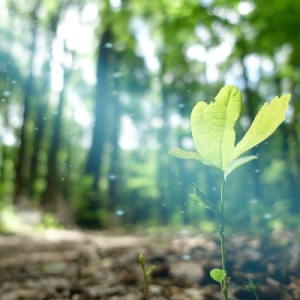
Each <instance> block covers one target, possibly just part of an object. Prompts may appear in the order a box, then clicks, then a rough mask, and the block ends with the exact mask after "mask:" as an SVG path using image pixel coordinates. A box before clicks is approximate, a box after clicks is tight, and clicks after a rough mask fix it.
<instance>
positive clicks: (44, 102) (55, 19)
mask: <svg viewBox="0 0 300 300" xmlns="http://www.w3.org/2000/svg"><path fill="white" fill-rule="evenodd" d="M61 10H62V3H61V5H59V8H58V10H57V11H56V12H55V14H53V16H52V17H51V18H50V22H49V23H50V26H49V28H50V32H49V39H48V40H49V42H48V45H52V43H53V40H54V38H55V37H56V35H57V28H58V23H59V20H60V15H61ZM48 53H49V55H48V56H49V59H48V60H47V61H46V62H45V64H44V69H43V74H44V76H43V79H42V80H43V84H42V87H41V92H40V94H39V97H38V99H37V101H38V103H37V112H36V120H35V126H34V127H35V131H34V138H33V149H34V151H33V153H32V157H31V164H30V184H29V188H30V196H31V197H36V196H39V195H38V192H39V191H37V190H36V186H35V185H36V182H37V180H38V179H39V178H40V177H41V176H43V175H44V174H40V173H39V172H38V168H39V164H40V163H41V162H40V158H39V156H40V154H41V152H42V151H46V150H45V149H43V142H44V141H45V131H46V125H47V120H48V98H49V91H50V85H49V82H50V64H51V61H52V46H49V49H48Z"/></svg>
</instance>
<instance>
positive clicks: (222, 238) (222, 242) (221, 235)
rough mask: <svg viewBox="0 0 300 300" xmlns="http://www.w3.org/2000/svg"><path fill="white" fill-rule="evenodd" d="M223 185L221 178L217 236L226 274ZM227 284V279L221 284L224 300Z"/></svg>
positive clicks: (223, 181) (225, 298)
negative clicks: (218, 235)
mask: <svg viewBox="0 0 300 300" xmlns="http://www.w3.org/2000/svg"><path fill="white" fill-rule="evenodd" d="M224 185H225V179H224V177H223V176H222V179H221V189H220V198H221V199H220V200H221V212H220V223H219V234H220V240H221V254H222V269H223V270H224V271H225V272H226V256H225V236H224ZM228 283H229V282H228V277H226V278H225V279H224V282H223V284H222V293H223V297H224V300H228Z"/></svg>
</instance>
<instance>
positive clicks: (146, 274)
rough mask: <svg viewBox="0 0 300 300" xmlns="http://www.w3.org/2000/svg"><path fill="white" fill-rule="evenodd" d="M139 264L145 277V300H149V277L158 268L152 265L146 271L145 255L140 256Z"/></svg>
mask: <svg viewBox="0 0 300 300" xmlns="http://www.w3.org/2000/svg"><path fill="white" fill-rule="evenodd" d="M139 263H140V265H141V267H142V271H143V276H144V299H145V300H149V276H150V275H151V273H152V272H153V271H154V270H155V268H156V266H154V265H151V266H150V267H149V269H148V270H146V261H145V255H144V253H141V254H140V256H139Z"/></svg>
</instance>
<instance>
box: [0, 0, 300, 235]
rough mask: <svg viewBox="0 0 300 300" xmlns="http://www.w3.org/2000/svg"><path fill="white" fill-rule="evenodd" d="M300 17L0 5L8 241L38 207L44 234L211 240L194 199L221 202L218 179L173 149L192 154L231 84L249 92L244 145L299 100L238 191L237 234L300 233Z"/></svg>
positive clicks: (0, 180) (123, 4)
mask: <svg viewBox="0 0 300 300" xmlns="http://www.w3.org/2000/svg"><path fill="white" fill-rule="evenodd" d="M299 13H300V5H299V4H298V2H297V1H293V0H289V1H285V0H278V1H276V2H274V3H272V9H270V4H269V3H268V2H266V1H262V0H249V1H237V0H236V1H235V0H232V1H224V0H210V1H207V0H205V1H204V0H203V1H197V0H190V1H169V0H165V1H161V0H155V1H151V2H150V1H148V2H141V1H139V0H119V1H108V0H97V1H96V0H88V1H80V0H68V1H58V0H57V1H50V2H49V1H46V0H30V1H29V0H26V1H25V0H18V1H16V0H4V1H1V2H0V34H1V45H0V211H1V230H7V229H6V228H10V229H9V230H11V229H17V228H19V227H20V224H19V223H18V222H19V221H18V217H17V216H16V214H15V213H14V211H16V210H15V209H17V211H22V210H24V211H26V210H28V209H29V210H33V211H34V210H38V211H39V210H42V211H44V212H45V216H44V217H43V218H42V219H41V220H42V221H41V226H45V227H47V226H50V227H60V226H61V225H64V223H65V224H68V225H70V224H77V225H79V226H82V227H88V228H96V229H100V228H104V227H115V226H117V227H136V228H137V227H140V226H162V225H163V226H165V225H170V226H172V227H173V228H180V226H182V225H184V226H193V227H195V228H201V230H202V231H213V230H212V228H211V220H212V215H211V213H210V212H206V211H203V210H202V209H201V208H200V207H198V206H197V203H194V202H193V201H190V200H189V199H188V194H189V193H190V192H192V190H193V183H196V184H197V185H199V186H201V187H204V191H205V192H206V193H207V194H209V195H210V197H211V198H212V199H218V194H219V191H218V188H216V187H218V181H219V178H218V175H217V174H215V173H214V172H212V171H211V170H209V169H208V168H207V167H206V166H202V165H200V164H197V163H195V162H191V161H178V160H177V159H176V158H173V157H171V156H169V155H168V153H167V151H168V148H170V147H174V146H175V147H180V148H183V149H186V150H192V149H194V147H193V145H192V143H191V133H190V125H189V115H190V112H191V110H192V108H193V106H194V105H195V104H196V103H197V101H199V100H205V101H207V102H208V103H209V102H210V101H212V100H213V97H214V96H215V95H216V93H217V92H218V91H219V89H220V87H222V86H223V85H224V84H235V85H236V86H237V87H238V88H239V89H240V90H241V91H242V92H243V112H242V113H243V117H242V118H241V121H240V123H239V124H237V125H236V131H237V135H238V136H237V140H239V138H240V137H241V136H243V134H244V132H245V131H246V130H247V126H248V125H249V123H250V122H251V119H252V118H253V115H255V113H256V112H257V111H258V109H259V108H260V107H261V105H262V104H263V102H265V101H270V100H271V99H272V98H273V97H274V96H276V95H281V94H283V93H286V92H289V93H291V94H292V105H291V109H290V111H289V112H288V116H287V122H285V123H284V124H283V125H282V126H281V127H280V128H279V130H278V132H276V134H275V135H274V136H272V137H271V138H269V139H268V140H267V142H266V143H263V144H262V145H260V146H259V147H257V148H255V150H254V152H253V153H252V154H257V153H258V156H259V159H258V160H257V161H255V162H251V163H250V164H249V166H244V167H243V168H241V169H240V170H237V171H236V173H233V175H232V178H229V180H228V185H229V186H228V189H227V191H226V195H225V196H226V212H225V215H226V214H228V215H231V216H233V217H231V218H230V219H229V220H228V221H226V223H227V224H228V230H229V232H231V233H233V234H237V233H238V232H239V231H248V232H251V233H253V232H254V230H257V231H260V232H265V231H268V230H273V229H274V228H281V227H282V228H294V227H296V226H299V220H300V218H299V213H300V132H299V129H300V126H299V121H300V119H299V118H300V107H299V96H300V89H299V86H300V84H299V83H300V82H299V81H300V59H299V53H300V52H299V45H300V43H299V35H298V31H299V29H300V21H299ZM108 37H109V39H108ZM104 58H105V59H104ZM101 113H102V114H101ZM97 120H98V121H99V120H100V123H97V122H98V121H97ZM97 124H98V125H97ZM99 124H101V125H99ZM97 126H100V128H99V127H98V128H97ZM96 129H97V130H99V129H100V130H99V131H98V132H100V134H99V135H97V131H96ZM94 133H96V134H95V136H94V137H93V134H94ZM91 149H94V152H93V153H91ZM97 149H98V150H97ZM92 155H95V157H96V158H97V160H91V161H92V163H90V164H89V165H88V157H92ZM96 161H98V162H99V163H96ZM93 162H94V163H93ZM91 170H92V172H91ZM58 220H59V221H58ZM18 224H19V225H18ZM60 224H61V225H60ZM254 228H258V229H254ZM260 232H257V233H260Z"/></svg>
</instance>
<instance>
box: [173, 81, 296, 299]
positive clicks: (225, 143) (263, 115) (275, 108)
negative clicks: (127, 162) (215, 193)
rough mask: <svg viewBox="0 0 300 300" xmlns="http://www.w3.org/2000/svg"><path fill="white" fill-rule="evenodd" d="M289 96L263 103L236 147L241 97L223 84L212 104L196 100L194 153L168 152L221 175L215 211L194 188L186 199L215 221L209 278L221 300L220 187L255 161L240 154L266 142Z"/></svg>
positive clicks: (224, 280)
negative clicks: (217, 251) (215, 257)
mask: <svg viewBox="0 0 300 300" xmlns="http://www.w3.org/2000/svg"><path fill="white" fill-rule="evenodd" d="M290 97H291V95H290V94H286V95H283V96H281V97H275V98H274V99H273V100H272V101H271V102H270V103H265V104H264V105H263V106H262V108H261V109H260V111H259V112H258V113H257V115H256V117H255V119H254V120H253V122H252V124H251V125H250V127H249V129H248V131H247V132H246V134H245V135H244V137H243V138H242V139H241V140H240V141H239V142H238V143H237V144H236V143H235V138H236V133H235V130H234V125H235V123H236V121H237V120H238V118H239V117H240V113H241V106H242V95H241V92H240V91H239V90H238V89H237V88H236V87H235V86H233V85H226V86H225V87H223V88H222V89H221V90H220V92H219V93H218V95H217V96H216V98H215V101H214V102H212V103H210V104H207V103H205V102H203V101H200V102H198V103H197V104H196V105H195V107H194V108H193V110H192V113H191V130H192V136H193V140H194V144H195V148H196V150H197V152H189V151H185V150H183V149H179V148H171V149H170V150H169V153H170V154H172V155H174V156H176V157H178V158H182V159H193V160H198V161H200V162H202V163H204V164H206V165H209V166H211V167H213V168H214V169H216V170H217V171H218V173H220V175H221V176H220V177H221V183H220V208H219V209H218V208H217V206H216V205H215V204H214V203H213V202H212V201H211V200H210V199H209V198H208V197H207V196H206V195H205V193H204V192H202V190H201V189H200V188H199V187H198V186H196V185H195V186H194V193H191V194H190V198H192V199H194V200H196V201H197V202H198V203H199V205H201V206H203V207H205V208H207V209H210V210H211V211H212V212H213V214H214V216H215V218H216V220H217V222H218V228H219V235H220V241H221V254H222V268H221V269H218V268H216V269H213V270H211V272H210V275H211V277H212V278H213V279H214V280H215V281H217V282H218V283H219V284H220V286H221V289H222V293H223V299H225V300H227V299H228V285H229V281H230V277H228V275H227V272H226V259H225V236H224V185H225V182H226V179H227V177H228V176H229V174H230V173H231V172H232V171H233V170H235V169H236V168H238V167H240V166H242V165H243V164H245V163H247V162H249V161H251V160H253V159H256V158H257V157H256V156H254V155H250V156H242V155H243V154H244V153H245V152H247V151H248V150H250V149H251V148H253V147H255V146H256V145H258V144H259V143H261V142H262V141H264V140H265V139H267V138H268V137H269V136H270V135H271V134H272V133H273V132H274V131H275V130H276V129H277V127H278V126H279V125H280V124H281V123H282V122H283V121H284V120H285V112H286V110H287V108H288V102H289V99H290Z"/></svg>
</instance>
